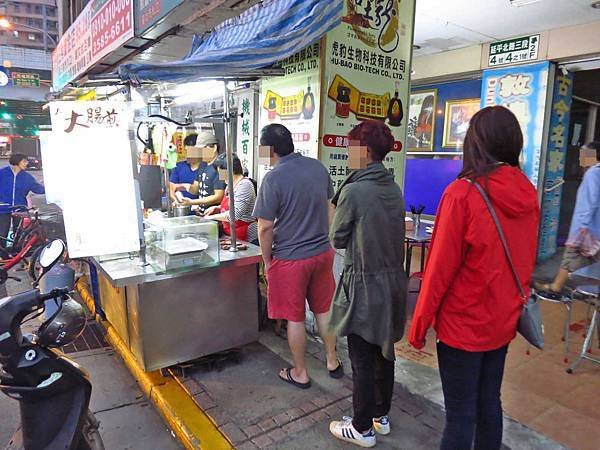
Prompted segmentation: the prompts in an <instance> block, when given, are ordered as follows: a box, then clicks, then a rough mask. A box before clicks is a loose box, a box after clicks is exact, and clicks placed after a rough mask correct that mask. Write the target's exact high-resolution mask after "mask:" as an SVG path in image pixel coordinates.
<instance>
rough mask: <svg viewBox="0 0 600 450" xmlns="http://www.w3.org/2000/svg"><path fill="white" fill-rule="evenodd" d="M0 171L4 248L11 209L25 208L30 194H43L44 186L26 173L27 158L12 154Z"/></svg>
mask: <svg viewBox="0 0 600 450" xmlns="http://www.w3.org/2000/svg"><path fill="white" fill-rule="evenodd" d="M8 163H9V165H8V166H6V167H3V168H2V169H0V247H6V242H7V239H8V237H9V235H10V229H11V224H12V216H11V208H12V207H13V206H27V196H28V195H29V193H30V192H33V193H35V194H44V193H45V190H44V186H42V185H41V184H40V183H38V182H37V181H36V180H35V178H33V176H31V174H29V173H27V164H28V161H27V156H25V155H23V154H22V153H13V154H12V155H11V156H10V158H9V160H8Z"/></svg>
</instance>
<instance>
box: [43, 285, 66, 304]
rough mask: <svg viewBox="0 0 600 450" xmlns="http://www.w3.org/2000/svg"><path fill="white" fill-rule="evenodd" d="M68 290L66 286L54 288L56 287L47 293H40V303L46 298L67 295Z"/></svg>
mask: <svg viewBox="0 0 600 450" xmlns="http://www.w3.org/2000/svg"><path fill="white" fill-rule="evenodd" d="M69 292H70V291H69V289H68V288H56V289H52V290H51V291H50V292H48V293H47V294H40V296H39V299H40V303H41V302H45V301H46V300H51V299H53V298H58V297H63V296H65V295H67V294H68V293H69Z"/></svg>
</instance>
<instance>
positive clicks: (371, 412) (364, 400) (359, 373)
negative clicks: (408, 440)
mask: <svg viewBox="0 0 600 450" xmlns="http://www.w3.org/2000/svg"><path fill="white" fill-rule="evenodd" d="M348 353H349V354H350V362H351V363H352V381H353V384H354V386H353V390H352V406H353V407H354V418H353V420H352V425H354V428H356V430H357V431H360V432H361V433H364V432H365V431H368V430H370V429H371V427H372V426H373V418H374V417H381V416H385V415H387V414H388V413H389V411H390V408H391V406H392V394H393V392H394V361H389V360H387V359H385V358H384V357H383V355H382V353H381V347H379V346H378V345H373V344H370V343H368V342H367V341H365V340H364V339H363V338H361V337H360V336H358V335H356V334H350V335H348Z"/></svg>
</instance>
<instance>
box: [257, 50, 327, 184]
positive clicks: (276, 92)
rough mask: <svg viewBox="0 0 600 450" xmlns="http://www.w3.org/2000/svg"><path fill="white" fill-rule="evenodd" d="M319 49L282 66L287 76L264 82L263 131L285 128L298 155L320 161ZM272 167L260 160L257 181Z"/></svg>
mask: <svg viewBox="0 0 600 450" xmlns="http://www.w3.org/2000/svg"><path fill="white" fill-rule="evenodd" d="M319 65H320V45H319V43H318V42H317V43H315V44H312V45H310V46H308V47H306V48H305V49H303V50H301V51H300V52H298V53H296V54H294V55H292V56H290V57H289V58H287V59H285V60H284V61H283V62H282V63H281V67H282V68H283V69H284V71H285V76H282V77H273V78H267V79H264V80H263V81H262V86H261V92H260V103H259V108H260V128H261V129H262V128H263V127H265V126H266V125H269V124H272V123H280V124H283V125H285V126H286V127H287V128H288V129H289V130H290V132H291V133H292V138H293V140H294V146H295V148H296V151H297V152H299V153H301V154H303V155H304V156H309V157H311V158H317V157H318V153H319V96H320V85H319V77H320V71H319ZM269 170H270V166H269V165H268V164H265V163H264V162H263V161H261V160H260V159H259V166H258V181H259V183H260V182H261V181H262V179H263V177H264V175H265V173H266V172H268V171H269Z"/></svg>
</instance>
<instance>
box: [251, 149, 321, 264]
mask: <svg viewBox="0 0 600 450" xmlns="http://www.w3.org/2000/svg"><path fill="white" fill-rule="evenodd" d="M332 197H333V186H332V183H331V179H330V178H329V173H328V172H327V169H325V167H324V166H323V164H321V163H320V162H319V161H317V160H316V159H313V158H308V157H305V156H302V155H301V154H299V153H292V154H290V155H287V156H284V157H283V158H281V159H280V160H279V162H278V163H277V164H276V165H275V167H274V168H273V170H271V171H270V172H268V173H267V174H266V175H265V178H264V179H263V182H262V184H261V186H260V189H259V191H258V197H257V199H256V206H255V207H254V214H253V216H254V217H257V218H261V219H265V220H272V221H274V222H275V223H274V228H273V231H274V239H273V256H274V257H276V258H278V259H291V260H298V259H305V258H310V257H311V256H316V255H319V254H321V253H323V252H326V251H327V250H329V249H330V248H331V245H330V243H329V237H328V232H329V216H328V208H329V206H328V203H329V202H328V201H329V200H330V199H331V198H332Z"/></svg>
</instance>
